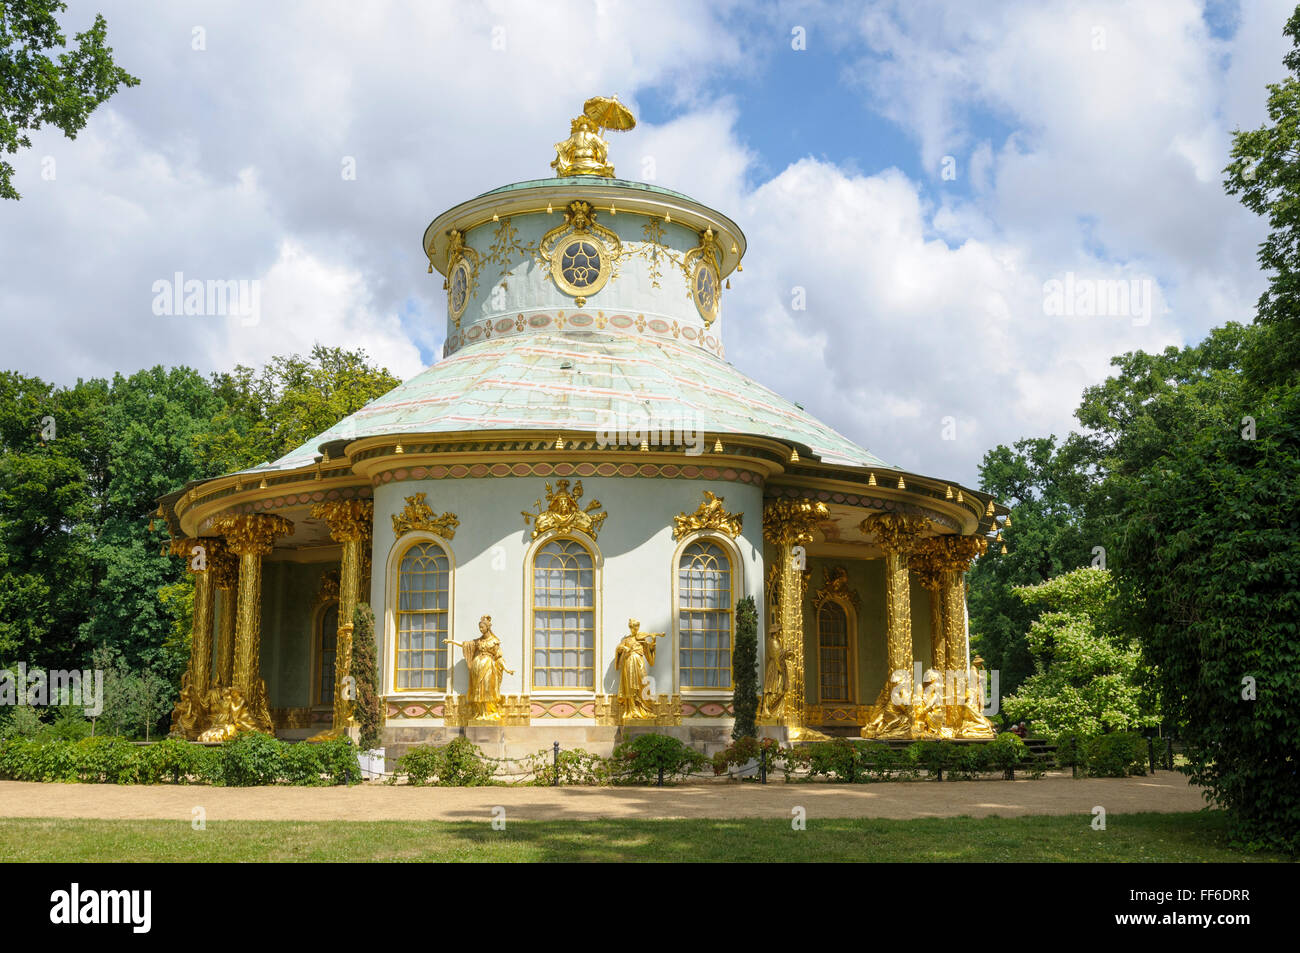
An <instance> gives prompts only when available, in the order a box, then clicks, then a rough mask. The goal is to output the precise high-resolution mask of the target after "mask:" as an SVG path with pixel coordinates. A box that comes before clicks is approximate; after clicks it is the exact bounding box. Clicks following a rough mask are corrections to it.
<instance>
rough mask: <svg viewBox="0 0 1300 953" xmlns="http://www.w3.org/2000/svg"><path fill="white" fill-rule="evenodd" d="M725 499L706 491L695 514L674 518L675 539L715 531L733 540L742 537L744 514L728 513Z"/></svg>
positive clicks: (679, 515) (679, 514)
mask: <svg viewBox="0 0 1300 953" xmlns="http://www.w3.org/2000/svg"><path fill="white" fill-rule="evenodd" d="M725 501H726V498H725V497H721V496H715V495H714V494H713V493H711V492H710V491H709V490H705V491H704V502H702V503H701V504H700V505H699V506H698V507H697V508H696V510H695V512H694V513H691V514H690V515H687V514H686V513H678V514H677V515H676V516H674V517H673V539H674V540H679V539H681V538H682V537H683V536H685V535H686V534H688V533H693V532H696V531H697V530H706V529H713V530H717V531H718V532H720V533H726V534H727V535H728V536H730V537H731V538H732V539H735V538H736V537H737V536H739V535H740V528H741V523H742V522H743V521H744V518H745V517H744V514H743V513H728V512H727V509H726V507H725V506H723V503H724V502H725Z"/></svg>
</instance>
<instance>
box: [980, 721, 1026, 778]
mask: <svg viewBox="0 0 1300 953" xmlns="http://www.w3.org/2000/svg"><path fill="white" fill-rule="evenodd" d="M985 748H986V749H987V750H988V758H989V764H990V765H991V766H992V767H995V768H1001V769H1002V775H1003V777H1005V778H1008V779H1010V778H1013V777H1015V772H1016V767H1017V766H1018V765H1019V764H1020V763H1021V762H1022V761H1024V760H1025V758H1027V757H1028V756H1029V751H1028V750H1027V749H1026V748H1025V743H1024V741H1022V740H1021V739H1020V736H1019V735H1013V734H1012V733H1011V732H1009V731H1004V732H1003V733H1002V734H1000V735H998V736H996V737H995V738H994V739H993V740H992V741H990V742H989V743H988V744H987V745H985Z"/></svg>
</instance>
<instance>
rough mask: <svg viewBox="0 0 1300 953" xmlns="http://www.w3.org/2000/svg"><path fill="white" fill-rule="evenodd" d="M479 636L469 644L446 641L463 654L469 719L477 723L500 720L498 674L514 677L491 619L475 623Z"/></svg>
mask: <svg viewBox="0 0 1300 953" xmlns="http://www.w3.org/2000/svg"><path fill="white" fill-rule="evenodd" d="M478 630H479V633H480V634H479V637H478V638H477V639H470V640H469V641H468V642H457V641H456V640H455V639H448V640H447V644H448V645H459V646H460V648H461V651H463V652H464V653H465V664H466V666H468V667H469V691H468V692H467V693H466V697H468V699H469V709H470V717H471V718H473V719H474V720H478V721H500V720H501V673H502V672H505V673H507V674H510V675H513V674H515V673H514V671H513V670H512V669H508V668H506V661H505V657H504V656H503V655H502V654H501V640H500V639H499V638H497V636H496V633H495V632H493V631H492V617H491V616H490V615H485V616H483V617H482V618H480V619H479V620H478Z"/></svg>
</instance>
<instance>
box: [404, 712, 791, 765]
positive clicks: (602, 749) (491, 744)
mask: <svg viewBox="0 0 1300 953" xmlns="http://www.w3.org/2000/svg"><path fill="white" fill-rule="evenodd" d="M650 734H656V735H667V736H668V737H670V738H677V739H678V740H679V741H682V742H684V743H686V744H688V745H690V746H691V747H692V748H695V749H696V750H698V751H700V752H702V753H704V754H705V755H713V754H716V753H717V752H719V751H721V750H722V749H724V748H726V747H727V746H728V745H730V744H731V725H729V724H722V725H626V726H623V727H609V726H604V725H595V724H572V723H564V722H560V721H557V722H556V723H554V724H540V725H539V724H536V723H534V724H532V725H527V726H523V725H520V726H508V727H496V726H478V725H472V726H468V727H463V728H461V727H451V726H446V725H440V724H430V725H427V726H426V725H411V724H405V725H389V726H386V727H385V728H384V734H383V747H384V751H385V755H386V757H387V761H388V770H389V771H392V770H393V769H394V767H395V766H396V764H397V759H398V758H400V757H401V756H402V755H403V754H405V753H406V751H407V750H408V749H410V748H413V747H415V746H416V745H445V744H447V743H448V742H449V741H451V740H452V739H453V738H461V737H463V738H468V739H469V740H470V741H471V742H473V743H474V744H475V745H477V746H478V747H479V748H480V749H481V750H482V751H483V754H485V755H486V756H487V757H489V758H525V757H527V756H528V755H531V754H536V753H537V752H539V751H546V752H548V753H549V752H550V751H551V746H552V745H553V744H554V743H555V742H557V741H558V742H559V743H560V747H561V748H562V749H564V750H566V751H569V750H572V749H574V748H581V749H583V750H584V751H588V752H590V753H591V754H595V755H600V756H602V757H609V756H610V755H611V754H613V752H614V746H615V745H617V744H619V743H620V742H623V741H628V740H630V739H632V738H635V737H637V736H639V735H650ZM758 735H759V737H760V738H776V739H777V740H778V741H780V742H781V743H782V744H785V743H786V742H787V736H786V730H785V728H783V727H779V726H778V727H760V728H759V729H758Z"/></svg>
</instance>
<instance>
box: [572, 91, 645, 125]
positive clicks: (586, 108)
mask: <svg viewBox="0 0 1300 953" xmlns="http://www.w3.org/2000/svg"><path fill="white" fill-rule="evenodd" d="M582 114H583V115H584V116H586V117H587V118H588V119H590V120H591V121H592V122H594V123H595V124H596V125H597V126H599V127H600V128H602V129H619V130H626V129H631V128H632V127H633V126H635V125H636V117H635V116H633V115H632V111H631V110H630V109H628V108H627V107H626V106H624V105H623V104H622V103H620V102H619V101H618V97H617V96H592V97H591V98H590V99H589V100H587V101H586V102H585V103H583V104H582Z"/></svg>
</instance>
